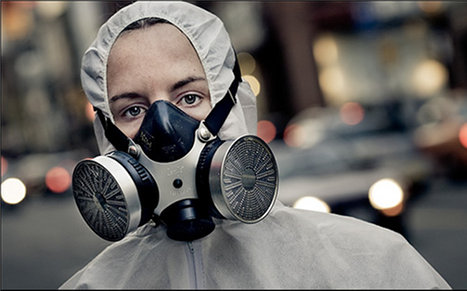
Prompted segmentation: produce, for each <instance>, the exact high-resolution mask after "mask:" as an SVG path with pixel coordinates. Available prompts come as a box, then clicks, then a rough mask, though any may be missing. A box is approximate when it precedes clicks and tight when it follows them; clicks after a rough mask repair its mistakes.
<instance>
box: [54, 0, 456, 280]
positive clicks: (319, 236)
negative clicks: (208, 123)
mask: <svg viewBox="0 0 467 291" xmlns="http://www.w3.org/2000/svg"><path fill="white" fill-rule="evenodd" d="M146 17H158V18H163V19H166V20H168V21H169V22H170V23H172V24H173V25H175V26H176V27H178V28H179V29H180V30H181V31H182V32H183V33H184V34H185V35H186V36H187V38H188V39H189V40H190V42H191V43H192V45H193V47H194V48H195V50H196V51H197V53H198V55H199V58H200V60H201V63H202V65H203V67H204V70H205V73H206V77H207V79H208V85H209V90H210V95H211V103H212V105H215V104H216V103H217V102H218V101H219V100H220V99H221V98H222V97H223V96H224V95H225V94H226V92H227V90H228V88H229V86H230V84H231V82H232V80H233V79H234V74H233V72H232V68H233V67H234V59H235V58H234V51H233V48H232V46H231V43H230V39H229V36H228V33H227V32H226V31H225V28H224V26H223V24H222V22H221V21H220V20H219V19H218V18H217V17H216V16H214V15H213V14H211V13H209V12H207V11H205V10H202V9H200V8H198V7H196V6H194V5H191V4H188V3H184V2H136V3H134V4H131V5H129V6H127V7H125V8H123V9H122V10H120V11H118V12H117V13H116V14H115V15H113V16H112V17H111V18H110V19H109V20H108V21H107V22H106V23H105V24H104V25H103V26H102V27H101V29H100V30H99V32H98V35H97V38H96V40H95V41H94V42H93V43H92V45H91V47H90V48H89V49H88V50H87V51H86V53H85V55H84V57H83V63H82V72H81V73H82V74H81V76H82V85H83V88H84V90H85V93H86V95H87V97H88V98H89V100H90V101H91V103H92V104H93V105H94V106H95V107H97V108H99V109H100V110H102V111H103V112H104V114H105V115H106V116H107V117H109V118H111V120H113V117H112V116H111V113H110V109H109V102H108V95H107V85H106V84H107V79H106V75H107V72H106V69H107V59H108V56H109V52H110V49H111V47H112V45H113V43H114V42H115V40H116V38H117V37H118V35H119V34H120V32H121V31H122V30H123V29H124V28H125V27H126V26H127V25H129V24H130V23H132V22H134V21H136V20H139V19H142V18H146ZM236 97H237V100H238V103H237V104H236V105H235V106H234V107H233V109H232V111H231V112H230V115H229V116H228V118H227V120H226V122H225V123H224V125H223V126H222V128H221V130H220V132H219V137H220V138H221V139H224V140H225V139H233V138H235V137H238V136H240V135H242V134H245V133H251V134H254V133H255V131H256V104H255V96H254V94H253V93H252V91H251V89H250V87H249V86H248V84H247V83H246V82H241V83H240V86H239V89H238V91H237V95H236ZM94 129H95V133H96V137H97V140H98V145H99V150H100V152H101V154H105V153H108V152H110V151H111V150H113V146H112V145H111V144H110V143H109V142H108V141H107V139H106V138H105V135H104V132H103V128H102V126H101V124H100V121H99V120H98V119H96V120H95V122H94ZM194 166H195V165H194ZM161 195H163V193H162V194H161ZM214 221H215V223H216V227H215V230H214V231H213V232H212V233H211V234H209V235H208V236H206V237H204V238H201V239H198V240H195V241H193V242H181V241H175V240H172V239H170V238H168V237H167V234H166V229H165V227H164V226H163V225H159V226H157V227H155V226H154V224H153V223H151V222H150V223H147V224H145V225H143V226H141V227H139V228H138V229H137V230H136V231H134V232H132V233H130V234H128V235H127V236H126V237H125V238H124V239H122V240H120V241H118V242H115V243H113V244H111V245H110V246H108V247H107V248H106V249H105V250H103V251H102V252H101V253H100V254H99V255H98V256H97V257H95V258H94V259H93V260H91V261H90V262H89V263H88V264H87V265H86V266H84V267H83V268H82V269H81V270H79V271H78V272H77V273H76V274H75V275H74V276H72V277H71V278H70V279H69V280H68V281H66V282H65V283H64V284H63V285H62V286H61V287H60V288H61V289H72V288H73V289H169V288H177V289H178V288H190V289H195V288H196V289H197V288H201V289H205V288H209V289H211V288H214V289H219V288H239V289H250V288H261V289H262V288H286V289H290V288H306V289H315V288H331V289H334V288H359V289H368V288H371V289H376V288H404V289H405V288H423V289H425V288H442V289H448V288H450V287H449V285H448V284H447V283H446V282H445V281H444V279H443V278H442V277H441V276H440V275H439V274H438V273H437V272H436V271H435V270H434V269H433V268H432V267H431V266H430V264H429V263H427V262H426V261H425V260H424V258H423V257H422V256H421V255H420V254H419V253H418V252H417V251H416V250H415V249H414V248H413V247H412V246H411V245H409V244H408V242H407V241H406V240H405V239H404V238H403V237H402V236H401V235H399V234H397V233H395V232H392V231H390V230H387V229H384V228H381V227H378V226H376V225H373V224H370V223H367V222H364V221H361V220H358V219H354V218H350V217H344V216H338V215H334V214H328V213H319V212H312V211H306V210H298V209H293V208H289V207H286V206H284V205H282V204H281V203H280V202H279V201H277V202H276V204H275V206H274V208H273V209H272V211H271V213H270V214H269V215H268V216H267V217H266V218H265V219H264V220H262V221H260V222H259V223H256V224H244V223H241V222H238V221H229V220H221V219H214Z"/></svg>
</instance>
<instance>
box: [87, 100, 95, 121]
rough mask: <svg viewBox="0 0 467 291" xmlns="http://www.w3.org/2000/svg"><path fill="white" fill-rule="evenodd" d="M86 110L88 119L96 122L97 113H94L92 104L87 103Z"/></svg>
mask: <svg viewBox="0 0 467 291" xmlns="http://www.w3.org/2000/svg"><path fill="white" fill-rule="evenodd" d="M84 110H85V114H86V118H87V119H88V120H90V121H94V115H95V114H96V113H95V112H94V108H93V106H92V104H91V103H89V102H87V103H86V108H85V109H84Z"/></svg>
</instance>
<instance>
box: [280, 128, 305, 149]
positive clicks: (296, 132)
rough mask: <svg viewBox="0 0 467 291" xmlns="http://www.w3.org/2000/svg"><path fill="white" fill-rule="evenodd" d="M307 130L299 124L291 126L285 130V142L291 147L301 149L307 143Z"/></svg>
mask: <svg viewBox="0 0 467 291" xmlns="http://www.w3.org/2000/svg"><path fill="white" fill-rule="evenodd" d="M305 138H306V136H305V130H304V129H303V127H302V126H300V125H298V124H294V123H292V124H289V125H288V126H287V127H286V128H285V130H284V137H283V139H284V142H285V144H287V145H288V146H289V147H301V146H302V145H303V144H304V143H305Z"/></svg>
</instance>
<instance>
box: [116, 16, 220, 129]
mask: <svg viewBox="0 0 467 291" xmlns="http://www.w3.org/2000/svg"><path fill="white" fill-rule="evenodd" d="M107 91H108V94H109V103H110V109H111V112H112V114H113V116H114V120H115V124H116V126H117V127H118V128H119V129H120V130H121V131H122V132H123V133H124V134H126V135H127V136H128V137H130V138H134V137H135V135H136V133H137V132H138V130H139V128H140V126H141V123H142V121H143V118H144V115H145V112H146V111H147V109H148V108H149V106H150V105H151V104H152V103H153V102H155V101H156V100H165V101H168V102H171V103H173V104H175V105H176V106H177V107H179V108H180V109H181V110H183V111H184V112H185V113H187V114H188V115H190V116H191V117H193V118H195V119H197V120H203V119H204V118H206V116H207V115H208V113H209V112H210V110H211V102H210V95H209V88H208V82H207V80H206V75H205V73H204V69H203V66H202V64H201V62H200V60H199V58H198V55H197V53H196V51H195V49H194V48H193V46H192V45H191V43H190V42H189V40H188V39H187V38H186V36H185V35H184V34H183V33H182V32H180V31H179V30H178V29H177V28H176V27H175V26H173V25H171V24H166V23H160V24H156V25H153V26H150V27H148V28H142V29H137V30H132V31H127V32H124V33H123V34H122V35H121V36H119V38H118V39H117V40H116V42H115V43H114V45H113V47H112V49H111V51H110V55H109V59H108V63H107Z"/></svg>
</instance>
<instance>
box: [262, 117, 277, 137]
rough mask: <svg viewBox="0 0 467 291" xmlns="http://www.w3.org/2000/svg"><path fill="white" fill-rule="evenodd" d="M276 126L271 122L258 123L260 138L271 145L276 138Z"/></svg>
mask: <svg viewBox="0 0 467 291" xmlns="http://www.w3.org/2000/svg"><path fill="white" fill-rule="evenodd" d="M276 133H277V130H276V126H275V125H274V123H272V122H271V121H269V120H260V121H258V133H257V134H258V136H259V137H260V138H261V139H262V140H264V141H265V142H266V143H270V142H271V141H273V140H274V138H275V137H276Z"/></svg>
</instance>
